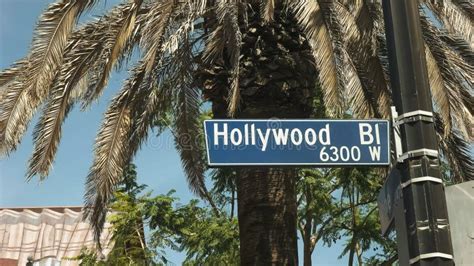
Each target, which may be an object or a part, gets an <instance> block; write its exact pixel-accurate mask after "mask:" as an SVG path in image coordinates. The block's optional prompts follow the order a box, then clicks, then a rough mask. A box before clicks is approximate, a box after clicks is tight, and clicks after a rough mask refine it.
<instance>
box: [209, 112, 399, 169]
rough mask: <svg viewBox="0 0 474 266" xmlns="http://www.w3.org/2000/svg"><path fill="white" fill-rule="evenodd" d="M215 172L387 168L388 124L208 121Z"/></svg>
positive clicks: (317, 121) (211, 162)
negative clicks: (281, 167) (304, 167)
mask: <svg viewBox="0 0 474 266" xmlns="http://www.w3.org/2000/svg"><path fill="white" fill-rule="evenodd" d="M204 132H205V135H206V148H207V159H208V164H209V165H210V166H271V165H273V166H278V165H315V166H331V165H347V166H356V165H388V164H389V163H390V138H389V123H388V121H386V120H236V119H228V120H206V121H204Z"/></svg>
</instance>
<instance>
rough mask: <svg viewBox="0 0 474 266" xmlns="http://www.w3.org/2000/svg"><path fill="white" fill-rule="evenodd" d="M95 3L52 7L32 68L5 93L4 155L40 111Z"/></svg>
mask: <svg viewBox="0 0 474 266" xmlns="http://www.w3.org/2000/svg"><path fill="white" fill-rule="evenodd" d="M93 2H94V1H92V0H88V1H61V2H59V3H55V4H51V5H50V6H49V7H48V9H47V10H46V12H45V13H43V15H42V16H41V18H40V20H39V22H38V25H37V27H36V29H35V32H34V37H33V44H32V48H31V52H30V55H29V56H28V66H27V68H26V69H24V71H22V73H18V74H20V75H19V76H18V77H17V79H16V81H15V82H14V83H15V84H13V85H11V86H8V88H6V89H5V92H4V93H2V94H3V95H4V96H2V101H3V104H2V107H1V110H0V111H1V112H0V132H1V134H0V137H1V138H2V139H1V140H0V145H2V148H0V150H2V152H5V153H8V152H10V151H12V150H14V149H15V148H16V146H17V145H18V143H19V142H20V139H21V137H22V136H23V134H24V132H25V131H26V128H27V126H28V123H29V122H30V120H31V119H32V117H33V114H34V112H35V110H36V108H37V107H38V106H39V105H40V104H41V103H42V102H43V101H44V99H45V98H46V97H47V96H48V93H49V89H50V86H51V83H52V82H53V79H54V76H55V75H56V71H57V69H58V67H59V66H60V65H61V62H62V60H63V50H64V48H65V47H66V44H67V40H68V38H69V36H70V34H71V32H72V30H73V28H74V25H75V24H76V21H77V19H78V17H79V15H80V14H81V13H82V12H83V11H84V10H85V9H86V8H87V7H89V6H90V5H92V4H93Z"/></svg>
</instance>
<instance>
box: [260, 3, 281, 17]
mask: <svg viewBox="0 0 474 266" xmlns="http://www.w3.org/2000/svg"><path fill="white" fill-rule="evenodd" d="M275 1H278V0H260V16H261V18H262V20H263V21H264V22H265V23H269V22H272V21H273V17H274V16H275V4H276V3H275Z"/></svg>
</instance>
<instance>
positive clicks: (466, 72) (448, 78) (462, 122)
mask: <svg viewBox="0 0 474 266" xmlns="http://www.w3.org/2000/svg"><path fill="white" fill-rule="evenodd" d="M421 24H422V27H423V37H424V39H425V42H426V44H427V46H428V47H429V49H430V51H431V54H432V55H433V58H434V59H435V61H436V64H437V66H438V69H439V71H440V73H441V77H442V79H443V84H444V88H443V89H444V90H445V91H439V90H441V89H442V88H441V87H440V86H433V87H432V90H438V91H433V95H434V96H435V100H436V101H437V102H436V104H437V107H438V108H439V110H438V112H439V113H440V114H441V115H440V116H441V117H442V118H443V119H446V118H448V117H450V121H452V122H451V123H450V122H447V125H448V129H449V128H452V126H451V127H449V125H450V124H452V123H454V125H455V126H456V127H457V128H458V129H459V130H460V131H461V132H462V133H463V135H464V136H465V137H469V135H470V134H469V129H470V128H471V126H472V121H473V115H472V112H471V110H469V109H468V108H471V106H472V105H469V104H467V105H466V103H470V102H471V103H472V101H473V100H472V97H473V96H472V95H470V93H466V91H468V90H470V89H471V90H472V88H470V86H468V84H469V83H468V84H466V82H468V81H466V79H469V77H470V78H471V79H472V73H473V72H472V71H473V70H472V66H469V65H468V64H466V63H465V62H464V60H462V59H461V58H460V57H459V55H458V54H456V53H455V52H453V51H452V50H450V49H449V48H448V47H447V45H446V44H445V43H443V41H442V40H441V39H440V37H439V32H438V31H437V30H436V28H435V27H434V26H433V25H431V22H430V21H429V20H428V19H427V18H426V17H424V16H421ZM430 60H431V58H427V62H428V66H430V64H432V63H433V62H430ZM431 68H432V67H431ZM471 84H472V81H471ZM466 86H467V88H466ZM471 86H472V85H471ZM438 96H439V97H438ZM442 97H447V98H448V103H449V105H446V103H443V100H444V99H442ZM448 106H449V108H448Z"/></svg>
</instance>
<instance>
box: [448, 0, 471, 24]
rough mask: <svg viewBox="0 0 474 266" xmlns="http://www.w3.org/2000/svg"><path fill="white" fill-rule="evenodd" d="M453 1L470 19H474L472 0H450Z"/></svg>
mask: <svg viewBox="0 0 474 266" xmlns="http://www.w3.org/2000/svg"><path fill="white" fill-rule="evenodd" d="M452 1H453V3H454V4H455V5H456V6H457V7H458V8H459V9H460V10H462V11H463V12H464V14H465V15H466V16H468V17H469V19H470V20H471V21H474V2H472V0H452Z"/></svg>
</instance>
